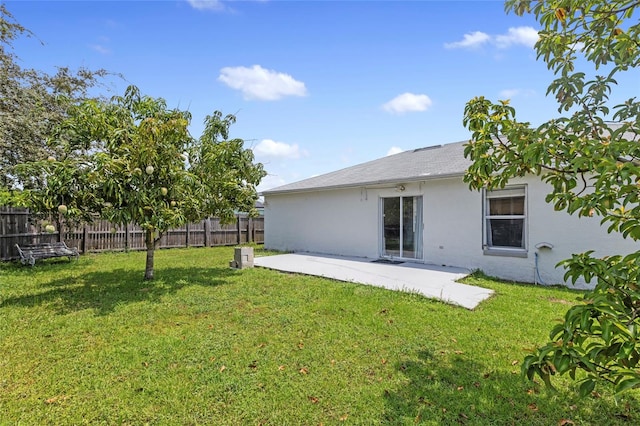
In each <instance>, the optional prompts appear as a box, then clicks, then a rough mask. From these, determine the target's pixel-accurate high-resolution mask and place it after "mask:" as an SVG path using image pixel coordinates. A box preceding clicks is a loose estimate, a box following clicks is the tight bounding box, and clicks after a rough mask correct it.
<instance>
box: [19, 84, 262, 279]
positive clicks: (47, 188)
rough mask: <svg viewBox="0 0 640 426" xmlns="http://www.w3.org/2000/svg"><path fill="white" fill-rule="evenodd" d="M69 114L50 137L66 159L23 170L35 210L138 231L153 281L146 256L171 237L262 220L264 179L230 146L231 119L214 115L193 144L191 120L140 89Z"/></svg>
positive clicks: (238, 145)
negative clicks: (218, 222)
mask: <svg viewBox="0 0 640 426" xmlns="http://www.w3.org/2000/svg"><path fill="white" fill-rule="evenodd" d="M69 114H70V115H69V117H68V118H67V119H66V120H65V121H64V122H63V123H61V125H60V126H58V127H57V128H56V131H55V132H54V133H53V134H52V135H53V138H54V139H53V141H54V142H55V143H56V144H58V145H59V146H61V147H62V148H63V149H62V152H63V155H62V156H63V157H64V159H63V160H59V161H58V160H55V159H54V160H53V161H47V160H42V161H38V162H30V163H25V164H22V165H20V166H19V167H18V168H17V170H18V173H19V177H20V179H21V181H22V182H23V183H24V186H25V189H26V190H28V191H29V198H30V204H29V206H30V207H32V208H33V209H34V210H35V211H40V212H57V209H58V206H59V205H61V204H64V205H66V206H67V214H66V215H65V216H66V217H68V218H69V219H72V218H75V219H78V220H85V221H90V220H92V219H93V218H94V217H97V216H100V217H102V218H105V219H108V220H109V221H111V222H113V223H115V224H121V225H124V224H128V223H135V224H137V225H139V226H140V227H141V228H142V229H144V230H145V231H146V234H147V238H146V241H147V250H148V257H147V262H148V263H147V272H148V274H147V275H146V276H147V277H152V276H153V256H152V255H151V256H150V255H149V254H150V253H151V254H152V252H153V250H154V249H155V245H156V243H157V242H158V241H159V239H160V238H161V237H162V234H163V233H164V232H165V231H167V230H168V229H170V228H176V227H179V226H181V225H183V224H184V223H187V222H189V221H191V222H193V221H199V220H201V219H204V218H205V217H207V216H218V217H221V218H223V219H227V220H230V219H231V218H232V217H234V214H235V212H236V211H237V210H242V211H246V212H252V211H254V210H255V209H254V204H255V201H256V199H257V197H258V195H257V193H256V186H257V185H258V184H259V183H260V180H261V179H262V177H264V175H265V172H264V169H263V167H262V165H261V164H254V157H253V153H252V151H251V150H249V149H245V148H244V146H243V145H244V141H243V140H242V139H232V140H226V138H227V137H228V134H229V126H230V125H231V124H232V123H234V122H235V117H234V116H232V115H228V116H226V117H224V118H223V117H222V114H221V113H220V112H217V111H216V112H215V113H214V114H213V115H211V116H209V117H207V121H206V123H205V131H204V134H203V136H202V137H201V138H199V139H198V140H196V139H194V138H193V137H192V136H191V135H190V134H189V131H188V126H189V124H190V121H191V115H190V114H189V113H188V112H186V111H180V110H177V109H169V108H167V105H166V102H165V101H164V100H163V99H161V98H152V97H149V96H144V95H142V94H141V93H140V91H139V89H138V88H136V87H135V86H130V87H129V88H127V90H126V91H125V93H124V96H115V97H113V98H112V99H111V100H109V101H104V100H87V101H85V102H82V103H80V104H79V105H76V106H74V107H73V108H70V109H69Z"/></svg>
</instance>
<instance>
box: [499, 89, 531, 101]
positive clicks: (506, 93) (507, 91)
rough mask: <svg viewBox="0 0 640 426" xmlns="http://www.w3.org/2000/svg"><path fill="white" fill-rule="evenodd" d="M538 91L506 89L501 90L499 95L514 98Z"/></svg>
mask: <svg viewBox="0 0 640 426" xmlns="http://www.w3.org/2000/svg"><path fill="white" fill-rule="evenodd" d="M535 94H536V92H535V91H533V90H531V89H505V90H502V91H500V93H499V95H500V98H501V99H512V98H514V97H516V96H524V97H528V96H533V95H535Z"/></svg>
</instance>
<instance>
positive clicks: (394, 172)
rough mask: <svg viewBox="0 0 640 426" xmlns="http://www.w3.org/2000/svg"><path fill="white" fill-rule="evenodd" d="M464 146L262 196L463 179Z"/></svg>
mask: <svg viewBox="0 0 640 426" xmlns="http://www.w3.org/2000/svg"><path fill="white" fill-rule="evenodd" d="M465 143H466V141H464V142H456V143H450V144H446V145H437V146H430V147H426V148H419V149H414V150H411V151H404V152H401V153H399V154H395V155H390V156H388V157H384V158H379V159H377V160H373V161H369V162H366V163H362V164H358V165H355V166H351V167H347V168H345V169H342V170H337V171H335V172H331V173H327V174H324V175H320V176H315V177H312V178H308V179H304V180H301V181H298V182H293V183H290V184H287V185H283V186H279V187H277V188H273V189H270V190H268V191H264V192H263V194H265V195H268V194H277V193H285V192H306V191H315V190H324V189H336V188H347V187H354V186H364V185H376V184H384V183H394V182H397V183H401V182H411V181H422V180H427V179H435V178H442V177H449V176H462V175H463V174H464V172H465V170H466V169H467V168H468V167H469V165H470V164H471V161H469V160H467V159H466V158H464V144H465Z"/></svg>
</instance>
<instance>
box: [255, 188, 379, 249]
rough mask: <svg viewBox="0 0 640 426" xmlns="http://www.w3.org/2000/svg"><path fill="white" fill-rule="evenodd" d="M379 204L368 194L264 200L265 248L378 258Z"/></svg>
mask: <svg viewBox="0 0 640 426" xmlns="http://www.w3.org/2000/svg"><path fill="white" fill-rule="evenodd" d="M376 202H377V200H375V199H373V200H372V199H369V197H368V195H367V193H366V191H364V190H361V189H360V188H355V189H354V188H352V189H345V190H336V191H317V192H313V193H299V194H284V195H272V196H267V197H265V203H264V204H265V206H264V217H265V229H264V232H265V237H264V238H265V248H268V249H273V250H283V251H308V252H315V253H325V254H340V255H344V256H360V257H372V258H377V257H378V208H377V204H376Z"/></svg>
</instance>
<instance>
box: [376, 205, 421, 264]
mask: <svg viewBox="0 0 640 426" xmlns="http://www.w3.org/2000/svg"><path fill="white" fill-rule="evenodd" d="M394 198H395V199H398V201H399V203H398V204H399V210H400V211H399V212H398V217H399V221H400V223H399V224H398V225H399V239H400V241H399V247H398V248H399V250H398V251H399V254H398V255H395V254H389V253H388V252H387V247H386V239H385V200H387V199H394ZM408 199H411V201H412V209H413V212H412V217H411V220H412V222H413V223H412V224H411V225H412V228H413V229H412V239H413V250H406V248H405V247H404V246H405V244H404V243H405V241H404V238H405V232H404V231H405V230H406V227H405V225H406V224H405V217H404V216H405V211H404V206H405V201H406V200H408ZM378 230H379V231H378V233H379V254H380V257H381V258H384V259H402V260H406V261H414V262H415V261H422V260H423V259H422V257H423V253H422V246H423V241H422V238H423V230H424V223H423V197H422V195H397V196H395V195H394V196H391V197H383V196H381V197H380V201H379V225H378ZM405 251H412V252H413V253H414V255H413V256H412V257H406V256H405V254H406V253H405Z"/></svg>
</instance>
